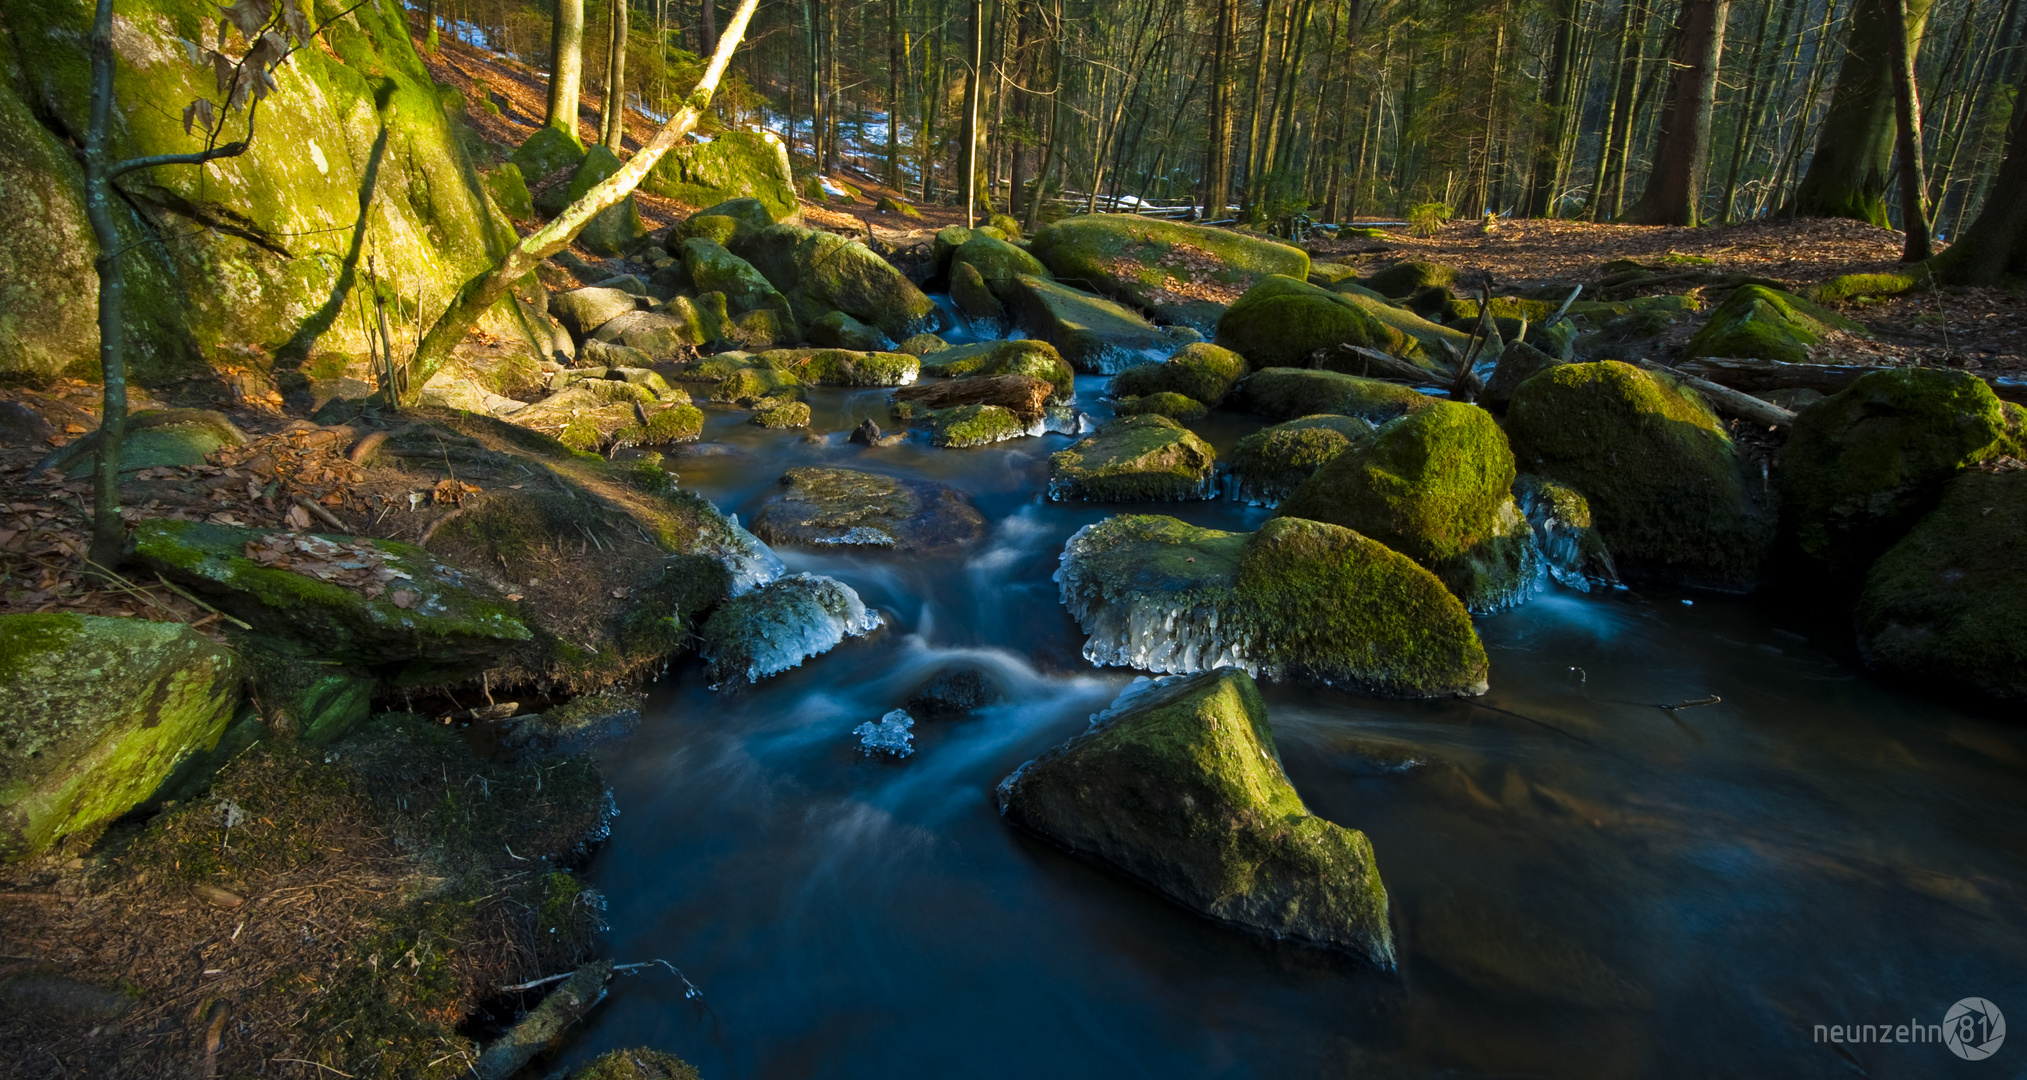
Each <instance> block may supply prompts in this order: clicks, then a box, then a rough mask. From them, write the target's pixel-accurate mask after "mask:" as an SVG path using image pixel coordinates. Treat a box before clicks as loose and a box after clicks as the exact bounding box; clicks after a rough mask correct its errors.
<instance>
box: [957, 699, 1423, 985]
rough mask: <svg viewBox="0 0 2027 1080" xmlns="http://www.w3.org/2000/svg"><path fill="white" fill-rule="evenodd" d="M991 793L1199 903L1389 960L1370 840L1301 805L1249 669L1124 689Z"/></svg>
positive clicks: (1381, 890) (1172, 894)
mask: <svg viewBox="0 0 2027 1080" xmlns="http://www.w3.org/2000/svg"><path fill="white" fill-rule="evenodd" d="M996 794H997V798H998V802H999V807H1000V813H1001V814H1003V815H1005V817H1006V818H1007V820H1008V821H1010V822H1012V823H1014V824H1016V825H1019V826H1021V827H1023V828H1026V829H1030V830H1032V831H1034V832H1036V833H1038V834H1040V835H1042V836H1044V837H1046V838H1048V839H1050V840H1052V841H1054V842H1056V843H1058V844H1061V845H1063V846H1064V847H1066V848H1069V849H1070V850H1071V851H1074V852H1077V853H1078V854H1081V855H1085V856H1088V857H1091V858H1095V859H1097V860H1099V861H1100V862H1103V863H1106V864H1108V865H1110V866H1112V867H1114V868H1115V869H1118V870H1120V871H1122V872H1124V873H1125V874H1127V875H1128V876H1130V877H1133V878H1136V879H1138V880H1140V881H1142V882H1145V883H1146V884H1148V885H1150V886H1152V887H1153V888H1155V889H1157V890H1159V891H1161V892H1162V893H1163V894H1165V895H1166V896H1168V897H1169V898H1171V899H1173V900H1175V901H1176V902H1178V903H1180V904H1182V905H1183V906H1185V907H1187V908H1189V909H1191V910H1193V911H1196V912H1199V913H1201V914H1204V915H1208V916H1210V917H1211V918H1214V919H1218V920H1221V921H1224V922H1228V923H1235V924H1237V925H1239V926H1243V927H1246V928H1248V929H1252V930H1256V931H1260V932H1264V933H1266V934H1268V935H1270V936H1273V937H1276V938H1286V939H1291V940H1295V941H1301V942H1305V943H1309V944H1314V945H1322V946H1328V947H1333V948H1338V949H1343V950H1345V951H1348V952H1351V953H1353V954H1355V955H1357V956H1359V957H1362V958H1363V959H1366V960H1368V961H1370V962H1372V963H1373V964H1375V965H1377V966H1379V967H1382V968H1391V967H1392V966H1393V965H1394V942H1393V930H1392V927H1391V926H1390V925H1389V923H1388V919H1387V893H1386V887H1385V886H1384V885H1383V884H1382V883H1381V881H1380V874H1379V866H1378V864H1377V862H1376V861H1375V859H1374V856H1373V851H1372V844H1371V842H1370V841H1368V840H1367V839H1366V838H1365V834H1363V833H1360V832H1356V831H1354V830H1351V829H1346V828H1344V827H1342V826H1339V825H1336V824H1333V823H1331V822H1329V821H1325V820H1324V819H1322V818H1319V817H1317V816H1316V815H1314V814H1312V813H1310V812H1309V809H1308V807H1306V806H1304V805H1303V803H1302V799H1301V796H1299V795H1297V794H1296V792H1295V788H1294V785H1292V784H1290V783H1289V782H1288V776H1287V774H1286V773H1285V772H1283V771H1282V769H1281V759H1280V755H1279V753H1278V752H1277V751H1276V750H1275V747H1274V733H1273V729H1272V728H1271V727H1270V726H1269V724H1268V722H1267V706H1266V703H1265V702H1264V701H1263V700H1261V697H1260V691H1259V689H1258V688H1257V687H1255V686H1254V685H1253V680H1252V679H1251V678H1250V677H1248V676H1247V675H1246V674H1245V673H1244V672H1242V671H1237V670H1234V669H1231V668H1224V669H1220V670H1218V671H1212V672H1206V673H1204V674H1202V675H1197V676H1193V677H1178V678H1172V679H1164V680H1161V681H1160V682H1158V683H1154V684H1140V685H1136V686H1133V687H1129V688H1128V689H1127V690H1126V692H1125V693H1123V694H1121V695H1120V696H1119V698H1118V700H1116V701H1114V702H1113V704H1112V707H1111V708H1110V709H1107V710H1106V711H1105V712H1104V713H1101V714H1100V715H1099V716H1098V718H1097V720H1096V722H1095V723H1094V725H1093V727H1092V728H1091V729H1090V730H1089V731H1086V732H1084V733H1082V734H1080V735H1078V736H1076V737H1075V738H1072V739H1071V740H1070V741H1069V742H1067V743H1064V744H1063V745H1061V746H1058V747H1056V748H1055V749H1053V750H1050V751H1048V752H1047V753H1045V754H1043V755H1042V756H1040V757H1038V758H1036V759H1034V760H1033V761H1030V762H1028V763H1027V764H1025V765H1022V766H1021V767H1020V768H1019V769H1016V770H1014V772H1013V774H1012V775H1011V776H1008V777H1007V778H1006V779H1005V780H1004V781H1002V782H1001V783H1000V785H999V787H998V789H997V792H996Z"/></svg>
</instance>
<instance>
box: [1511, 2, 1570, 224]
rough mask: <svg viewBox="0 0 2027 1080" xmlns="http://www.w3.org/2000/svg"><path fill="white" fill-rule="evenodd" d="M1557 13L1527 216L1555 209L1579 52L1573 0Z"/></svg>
mask: <svg viewBox="0 0 2027 1080" xmlns="http://www.w3.org/2000/svg"><path fill="white" fill-rule="evenodd" d="M1552 10H1553V11H1554V13H1555V41H1554V44H1553V46H1552V47H1551V52H1550V54H1549V61H1548V81H1547V82H1546V83H1545V84H1544V85H1543V87H1542V97H1544V98H1546V99H1547V101H1548V120H1547V123H1545V124H1543V125H1542V131H1541V137H1540V139H1539V140H1538V141H1537V142H1536V143H1535V148H1534V173H1533V175H1531V176H1530V177H1529V178H1528V181H1527V206H1526V209H1525V211H1524V213H1525V214H1526V216H1528V217H1549V216H1550V215H1551V214H1553V212H1554V210H1555V195H1556V192H1555V188H1556V182H1557V180H1558V179H1560V178H1559V177H1557V176H1556V171H1557V166H1558V165H1559V164H1560V163H1561V161H1562V145H1563V128H1564V126H1565V125H1566V124H1567V123H1568V116H1569V100H1568V98H1569V81H1570V63H1571V61H1572V59H1573V56H1572V54H1573V53H1575V52H1576V40H1575V39H1576V27H1577V12H1576V4H1575V3H1574V0H1558V2H1557V3H1556V4H1555V5H1554V7H1553V8H1552Z"/></svg>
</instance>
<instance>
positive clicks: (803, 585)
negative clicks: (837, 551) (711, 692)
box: [699, 574, 880, 686]
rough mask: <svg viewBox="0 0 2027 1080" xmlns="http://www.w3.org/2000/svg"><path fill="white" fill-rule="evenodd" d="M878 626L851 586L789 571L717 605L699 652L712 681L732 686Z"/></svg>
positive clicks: (780, 669) (773, 672)
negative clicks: (708, 665) (785, 575)
mask: <svg viewBox="0 0 2027 1080" xmlns="http://www.w3.org/2000/svg"><path fill="white" fill-rule="evenodd" d="M879 626H880V613H879V612H877V611H874V610H872V609H871V608H868V607H867V606H866V605H865V602H864V601H862V600H860V599H859V594H858V593H857V592H854V591H853V590H852V587H851V586H849V585H846V584H844V583H843V582H841V581H837V580H835V579H832V578H827V577H820V576H818V575H816V574H794V575H791V576H788V577H783V578H777V579H776V580H774V581H771V582H769V583H767V584H766V585H763V586H761V587H760V588H758V589H755V590H753V591H752V592H749V593H745V594H743V595H740V596H735V597H733V598H731V599H730V600H727V601H725V602H724V603H723V604H720V605H719V606H718V610H717V611H715V612H713V613H712V614H711V617H710V618H709V619H708V620H706V621H705V623H704V627H703V631H702V637H703V642H702V644H701V646H700V650H699V651H701V652H702V653H703V656H704V659H705V660H707V661H709V662H710V665H711V678H712V680H713V682H714V684H715V685H718V686H738V685H741V684H743V683H751V682H759V681H760V680H761V679H764V678H766V677H768V676H769V675H778V674H780V673H781V672H784V671H787V670H788V669H789V668H792V667H796V666H799V665H800V664H801V663H802V662H803V661H804V660H806V659H808V658H810V657H812V656H821V655H822V654H824V653H827V652H829V651H830V650H832V649H834V648H836V647H837V645H838V644H839V643H840V642H842V641H844V640H845V639H846V638H848V637H860V636H863V635H865V634H870V633H872V632H873V631H874V630H876V629H878V628H879Z"/></svg>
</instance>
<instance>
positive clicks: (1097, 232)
mask: <svg viewBox="0 0 2027 1080" xmlns="http://www.w3.org/2000/svg"><path fill="white" fill-rule="evenodd" d="M1028 250H1029V251H1030V252H1032V253H1033V255H1034V257H1035V258H1037V259H1039V260H1041V262H1042V264H1043V265H1045V266H1047V267H1048V268H1049V269H1050V270H1052V271H1054V272H1055V275H1056V276H1057V277H1058V278H1063V279H1066V280H1074V281H1076V282H1078V283H1079V284H1081V285H1083V286H1084V287H1085V288H1088V289H1092V290H1095V291H1097V292H1099V293H1103V294H1104V295H1106V296H1110V297H1112V298H1114V299H1116V300H1121V301H1124V302H1126V303H1129V304H1132V305H1133V306H1135V307H1138V308H1141V309H1142V310H1148V309H1152V308H1154V307H1155V306H1156V305H1159V304H1168V303H1176V302H1180V301H1186V300H1216V301H1222V302H1226V303H1229V302H1231V301H1232V300H1234V299H1236V298H1237V297H1238V296H1239V295H1240V294H1241V293H1243V292H1245V291H1246V290H1247V289H1250V288H1252V287H1253V286H1254V285H1255V284H1257V283H1258V282H1259V281H1260V279H1261V278H1264V277H1266V276H1268V275H1270V274H1283V275H1287V276H1290V277H1296V278H1303V277H1307V276H1308V274H1309V256H1308V254H1306V253H1305V252H1303V251H1302V249H1300V248H1295V247H1289V246H1288V245H1286V244H1280V243H1276V242H1274V241H1272V240H1268V239H1264V238H1262V237H1256V236H1248V235H1246V234H1245V233H1240V232H1234V231H1231V230H1229V229H1211V228H1205V227H1203V226H1200V225H1186V224H1184V223H1182V222H1179V221H1162V220H1158V219H1154V218H1144V217H1139V216H1137V215H1134V214H1087V215H1082V216H1079V217H1074V218H1069V219H1066V220H1063V221H1059V222H1056V223H1055V224H1053V225H1050V226H1048V227H1046V228H1044V229H1042V230H1041V231H1040V232H1037V233H1036V234H1035V237H1034V239H1033V240H1032V241H1031V242H1030V243H1029V245H1028Z"/></svg>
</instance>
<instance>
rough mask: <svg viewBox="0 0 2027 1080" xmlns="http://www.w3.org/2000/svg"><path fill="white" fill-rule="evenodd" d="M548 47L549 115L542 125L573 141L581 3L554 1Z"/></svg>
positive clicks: (580, 71)
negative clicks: (554, 10) (553, 14)
mask: <svg viewBox="0 0 2027 1080" xmlns="http://www.w3.org/2000/svg"><path fill="white" fill-rule="evenodd" d="M549 45H550V52H549V56H550V60H549V116H548V118H547V119H545V120H544V121H543V123H545V124H547V125H548V126H550V127H553V128H556V129H557V130H559V131H561V132H563V133H564V134H566V135H568V136H570V140H571V141H572V142H576V141H577V99H578V96H579V95H580V94H581V93H583V86H584V0H556V16H555V20H554V22H553V23H552V24H551V33H550V38H549Z"/></svg>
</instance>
